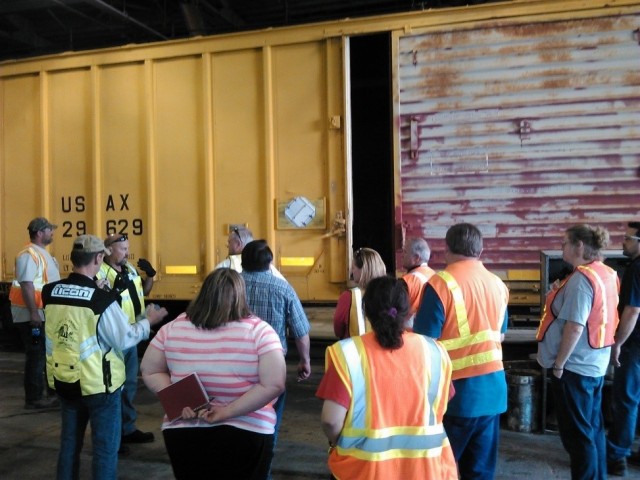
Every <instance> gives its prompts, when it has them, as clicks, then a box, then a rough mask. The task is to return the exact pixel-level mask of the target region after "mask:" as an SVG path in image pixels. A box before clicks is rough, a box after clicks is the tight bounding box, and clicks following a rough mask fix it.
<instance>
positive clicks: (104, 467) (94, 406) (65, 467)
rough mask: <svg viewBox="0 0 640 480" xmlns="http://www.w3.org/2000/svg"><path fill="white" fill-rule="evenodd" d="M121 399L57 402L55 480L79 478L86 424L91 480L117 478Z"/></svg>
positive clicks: (100, 396)
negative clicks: (58, 427)
mask: <svg viewBox="0 0 640 480" xmlns="http://www.w3.org/2000/svg"><path fill="white" fill-rule="evenodd" d="M120 395H121V390H117V391H115V392H113V393H98V394H96V395H88V396H86V397H80V398H78V399H74V400H67V399H64V398H62V397H61V398H60V405H61V410H60V411H61V416H62V429H61V431H60V453H59V454H58V470H57V477H56V478H57V479H58V480H72V479H73V480H77V479H78V478H79V476H80V452H81V451H82V444H83V442H84V432H85V430H86V429H87V423H89V422H91V443H92V445H93V462H92V464H91V472H92V478H93V480H115V479H117V478H118V448H119V446H120V411H121V405H120Z"/></svg>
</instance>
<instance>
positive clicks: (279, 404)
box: [273, 390, 287, 452]
mask: <svg viewBox="0 0 640 480" xmlns="http://www.w3.org/2000/svg"><path fill="white" fill-rule="evenodd" d="M286 398H287V391H286V390H285V391H284V392H282V395H280V396H279V397H278V400H276V403H274V404H273V409H274V410H275V411H276V427H275V431H274V432H273V451H274V452H275V450H276V442H277V441H278V430H280V425H281V424H282V413H283V412H284V401H285V399H286Z"/></svg>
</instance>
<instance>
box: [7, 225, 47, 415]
mask: <svg viewBox="0 0 640 480" xmlns="http://www.w3.org/2000/svg"><path fill="white" fill-rule="evenodd" d="M56 227H57V226H56V225H53V224H52V223H50V222H49V221H48V220H47V219H46V218H42V217H38V218H34V219H33V220H31V222H29V226H28V227H27V230H28V231H29V238H30V239H31V243H29V244H28V245H26V246H25V248H24V249H23V250H22V251H21V252H20V253H18V255H17V257H16V270H15V279H14V280H13V283H12V284H11V291H10V293H9V299H10V300H11V315H12V317H13V323H14V324H15V325H16V328H17V329H18V331H19V332H20V338H21V339H22V343H23V344H24V349H25V354H26V355H25V366H24V392H25V405H24V406H25V408H27V409H38V408H49V407H53V406H56V405H57V400H56V398H55V397H50V398H47V397H45V396H44V387H45V383H44V372H45V335H44V313H43V310H42V287H44V286H45V285H46V284H47V283H52V282H57V281H58V280H60V271H59V269H58V262H56V259H55V258H53V257H52V256H51V254H49V252H48V251H47V250H46V246H47V245H49V244H50V243H51V242H52V241H53V230H55V229H56Z"/></svg>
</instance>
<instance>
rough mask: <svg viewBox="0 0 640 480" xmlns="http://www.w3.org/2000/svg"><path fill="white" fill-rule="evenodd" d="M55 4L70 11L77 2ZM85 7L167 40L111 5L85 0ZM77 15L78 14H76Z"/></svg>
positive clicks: (96, 0) (97, 0) (56, 0)
mask: <svg viewBox="0 0 640 480" xmlns="http://www.w3.org/2000/svg"><path fill="white" fill-rule="evenodd" d="M55 2H56V3H58V4H60V5H63V6H65V7H66V8H68V9H70V10H74V9H73V7H71V4H72V3H78V2H77V0H55ZM85 3H86V4H87V5H91V6H93V7H96V8H97V9H99V10H102V11H103V12H107V13H109V14H111V15H115V16H116V17H118V18H121V19H123V20H125V21H127V22H130V23H132V24H134V25H136V26H138V27H140V28H142V29H143V30H145V31H146V32H148V33H150V34H151V35H153V36H155V37H157V38H159V39H160V40H168V38H167V37H166V36H165V35H163V34H162V33H160V32H158V31H157V30H154V29H153V28H151V27H150V26H148V25H146V24H145V23H143V22H141V21H139V20H136V19H135V18H133V17H132V16H130V15H128V14H127V13H125V12H122V11H120V10H118V9H117V8H115V7H112V6H111V5H109V4H108V3H105V2H103V1H102V0H87V1H86V2H85ZM78 13H79V12H78Z"/></svg>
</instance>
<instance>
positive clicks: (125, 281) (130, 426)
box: [96, 234, 166, 454]
mask: <svg viewBox="0 0 640 480" xmlns="http://www.w3.org/2000/svg"><path fill="white" fill-rule="evenodd" d="M104 245H105V247H107V248H108V249H110V250H111V254H109V255H107V256H105V258H104V263H103V264H102V266H101V267H100V271H99V272H98V274H97V275H96V278H97V279H98V280H99V281H100V280H103V279H106V282H107V284H108V288H110V289H111V290H114V291H116V292H118V293H119V294H120V298H121V300H122V302H121V303H122V309H123V310H124V311H125V313H126V314H127V316H128V317H129V323H130V324H134V323H136V319H137V317H138V316H140V315H141V314H143V313H144V312H145V306H144V297H145V296H146V295H148V294H149V292H151V289H152V288H153V277H154V276H155V275H156V271H155V270H154V268H153V266H151V263H149V261H148V260H146V259H144V258H141V259H139V260H138V268H139V269H140V270H142V271H143V272H144V273H145V278H144V279H143V278H142V277H141V276H140V275H139V274H138V272H137V270H136V268H135V267H134V266H133V265H131V264H130V263H129V262H128V261H127V258H128V256H129V238H128V237H127V235H121V234H114V235H109V236H108V237H107V238H106V239H105V241H104ZM165 315H166V311H165ZM165 315H163V316H165ZM123 354H124V364H125V372H126V380H125V383H124V390H123V392H122V443H149V442H153V440H154V435H153V432H142V431H140V430H138V429H137V428H136V418H137V413H136V409H135V407H134V405H133V400H134V399H135V396H136V391H137V389H138V367H139V365H138V347H137V346H133V347H130V348H127V349H126V350H124V351H123ZM127 452H128V448H126V447H122V448H121V449H120V453H121V454H126V453H127Z"/></svg>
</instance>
